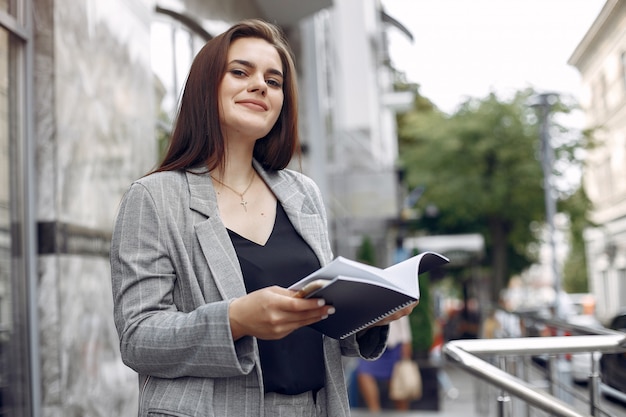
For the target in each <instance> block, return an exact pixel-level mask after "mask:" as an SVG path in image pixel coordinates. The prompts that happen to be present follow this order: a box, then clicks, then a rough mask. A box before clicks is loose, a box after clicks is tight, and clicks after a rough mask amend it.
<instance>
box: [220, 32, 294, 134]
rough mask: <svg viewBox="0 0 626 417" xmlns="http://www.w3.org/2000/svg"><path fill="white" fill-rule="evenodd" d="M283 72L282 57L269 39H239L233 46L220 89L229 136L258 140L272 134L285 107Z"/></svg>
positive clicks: (223, 126) (222, 115)
mask: <svg viewBox="0 0 626 417" xmlns="http://www.w3.org/2000/svg"><path fill="white" fill-rule="evenodd" d="M283 75H284V70H283V66H282V62H281V60H280V56H279V55H278V52H277V51H276V48H274V47H273V46H272V45H271V44H269V43H268V42H266V41H264V40H262V39H258V38H239V39H237V40H235V41H234V42H233V43H232V44H231V45H230V48H229V50H228V59H227V66H226V73H225V74H224V77H223V78H222V81H221V83H220V86H219V89H218V96H219V107H220V123H221V125H222V131H223V132H224V134H225V135H226V139H228V140H232V139H235V138H240V139H252V140H256V139H259V138H262V137H264V136H265V135H267V133H269V131H270V130H271V129H272V127H273V126H274V124H275V123H276V120H277V119H278V116H279V115H280V111H281V108H282V106H283V99H284V96H283V82H284V79H283Z"/></svg>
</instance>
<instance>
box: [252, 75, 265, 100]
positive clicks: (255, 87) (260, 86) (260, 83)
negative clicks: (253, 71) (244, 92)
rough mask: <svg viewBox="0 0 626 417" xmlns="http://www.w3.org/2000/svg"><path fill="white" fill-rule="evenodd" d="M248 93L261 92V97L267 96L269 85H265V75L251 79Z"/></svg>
mask: <svg viewBox="0 0 626 417" xmlns="http://www.w3.org/2000/svg"><path fill="white" fill-rule="evenodd" d="M248 91H250V92H251V93H253V92H259V93H261V95H263V96H265V94H266V93H267V84H266V83H265V77H264V76H263V74H257V75H255V76H253V77H250V86H249V87H248Z"/></svg>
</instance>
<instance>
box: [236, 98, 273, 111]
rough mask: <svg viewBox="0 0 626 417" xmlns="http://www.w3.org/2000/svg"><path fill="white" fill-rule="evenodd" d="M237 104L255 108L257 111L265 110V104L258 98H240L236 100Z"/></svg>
mask: <svg viewBox="0 0 626 417" xmlns="http://www.w3.org/2000/svg"><path fill="white" fill-rule="evenodd" d="M237 104H241V105H243V106H246V107H248V108H249V109H252V110H256V111H259V110H263V111H267V104H265V103H264V102H262V101H259V100H241V101H238V102H237Z"/></svg>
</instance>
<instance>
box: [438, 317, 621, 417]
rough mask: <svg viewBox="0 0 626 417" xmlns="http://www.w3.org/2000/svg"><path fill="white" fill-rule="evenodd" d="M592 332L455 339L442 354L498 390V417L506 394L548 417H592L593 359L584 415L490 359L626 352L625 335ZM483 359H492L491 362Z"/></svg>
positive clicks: (595, 393)
mask: <svg viewBox="0 0 626 417" xmlns="http://www.w3.org/2000/svg"><path fill="white" fill-rule="evenodd" d="M586 330H589V329H586ZM592 332H593V333H598V334H594V335H585V336H552V337H520V338H506V339H473V340H454V341H450V342H448V343H446V344H445V345H444V348H443V351H444V353H445V355H446V357H447V358H448V359H450V361H451V362H452V363H453V364H455V365H457V366H459V367H461V368H462V369H464V370H465V371H467V372H469V373H471V374H472V375H474V376H475V377H477V378H479V379H481V380H483V381H486V382H487V383H489V384H491V385H493V386H495V387H496V388H499V389H500V390H501V392H500V394H499V395H498V396H497V413H498V417H503V416H504V414H505V409H504V404H505V403H506V402H507V401H508V399H509V397H508V395H509V394H510V395H513V396H515V397H517V398H519V399H520V400H522V401H524V402H526V403H527V404H528V405H531V406H534V407H536V408H538V409H540V410H543V411H545V412H547V413H549V414H551V415H555V416H562V417H587V416H595V415H596V411H597V410H598V402H597V400H598V397H599V370H598V366H597V359H594V360H593V362H594V365H593V367H592V375H591V376H590V381H589V404H590V406H589V407H590V408H589V410H590V414H583V413H581V412H580V411H579V410H577V409H575V408H574V407H573V406H572V405H571V404H569V403H567V402H565V401H563V400H561V399H559V398H557V397H556V396H555V395H554V391H552V390H551V391H552V392H545V391H544V390H542V389H538V388H537V387H536V386H534V385H532V384H531V383H529V382H527V381H525V380H524V379H522V378H520V377H518V376H516V375H513V374H511V373H508V372H506V371H505V370H503V369H501V368H500V367H498V366H496V365H494V363H497V362H498V361H497V360H493V359H494V357H498V358H506V357H512V356H517V357H522V356H523V357H530V356H532V355H540V354H541V355H548V356H550V357H553V356H556V355H564V354H573V353H581V352H600V353H616V352H626V334H624V333H621V332H614V331H611V330H604V329H596V330H593V331H592ZM592 357H593V358H595V357H596V355H592ZM486 359H491V363H490V362H489V361H488V360H486ZM500 364H501V365H502V368H505V369H506V364H505V362H500ZM552 368H555V367H552Z"/></svg>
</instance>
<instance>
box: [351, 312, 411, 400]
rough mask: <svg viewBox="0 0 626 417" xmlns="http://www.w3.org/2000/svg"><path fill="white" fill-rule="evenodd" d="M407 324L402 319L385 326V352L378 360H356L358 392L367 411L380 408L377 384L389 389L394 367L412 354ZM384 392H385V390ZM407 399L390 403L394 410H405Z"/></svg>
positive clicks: (406, 321)
mask: <svg viewBox="0 0 626 417" xmlns="http://www.w3.org/2000/svg"><path fill="white" fill-rule="evenodd" d="M412 340H413V339H412V337H411V325H410V322H409V318H408V317H402V318H401V319H399V320H396V321H394V322H392V323H391V324H390V326H389V338H388V341H387V349H386V350H385V352H384V353H383V354H382V355H381V357H380V358H378V359H376V360H374V361H371V360H365V359H360V360H359V364H358V366H357V368H356V378H357V384H358V387H359V392H360V394H361V397H362V398H363V402H364V403H365V406H366V407H367V409H368V410H369V411H372V412H377V411H380V410H381V409H382V404H383V402H382V401H381V390H380V389H379V385H382V386H384V387H388V386H389V382H390V381H391V374H392V372H393V368H394V365H395V364H396V363H397V362H398V361H400V360H402V359H411V358H412V357H413V351H412V343H411V342H412ZM384 392H388V390H387V389H385V390H384ZM409 406H410V401H409V400H396V401H394V408H395V409H396V410H408V409H409Z"/></svg>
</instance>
